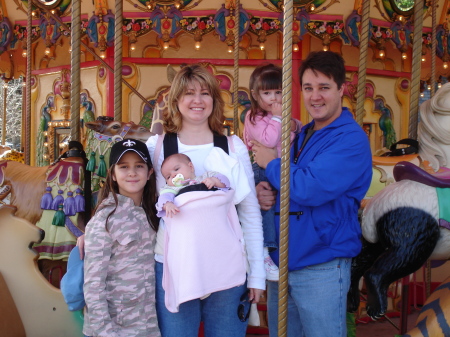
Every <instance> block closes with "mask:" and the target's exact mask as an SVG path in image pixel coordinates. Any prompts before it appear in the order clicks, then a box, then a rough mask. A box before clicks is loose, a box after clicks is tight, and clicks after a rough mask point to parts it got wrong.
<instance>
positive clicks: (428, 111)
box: [418, 83, 450, 171]
mask: <svg viewBox="0 0 450 337" xmlns="http://www.w3.org/2000/svg"><path fill="white" fill-rule="evenodd" d="M448 116H450V83H446V84H444V85H443V86H442V87H441V88H440V89H439V90H438V91H437V92H436V95H435V96H434V97H433V98H432V99H429V100H427V101H426V102H424V103H422V105H421V106H420V123H419V128H418V132H419V135H418V138H419V143H420V146H419V155H420V157H421V158H422V159H423V160H427V161H428V162H429V163H430V166H431V167H432V168H433V169H434V171H437V170H438V169H439V168H440V167H442V166H444V167H447V166H448V164H449V159H450V158H448V152H446V151H445V150H446V148H447V147H450V132H449V124H448V123H445V121H444V118H446V117H448ZM447 151H448V149H447Z"/></svg>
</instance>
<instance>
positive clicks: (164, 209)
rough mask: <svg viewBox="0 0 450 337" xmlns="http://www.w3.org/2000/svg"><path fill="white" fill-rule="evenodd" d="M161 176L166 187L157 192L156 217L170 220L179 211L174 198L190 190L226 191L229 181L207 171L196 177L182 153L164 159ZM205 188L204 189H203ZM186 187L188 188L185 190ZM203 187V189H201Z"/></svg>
mask: <svg viewBox="0 0 450 337" xmlns="http://www.w3.org/2000/svg"><path fill="white" fill-rule="evenodd" d="M161 174H162V176H163V177H164V179H165V180H166V185H165V186H164V187H162V188H161V190H160V192H159V198H158V202H157V204H156V209H157V210H158V216H159V217H161V216H164V215H165V216H167V217H169V218H171V217H172V216H174V215H175V214H176V213H177V212H179V211H180V210H179V209H178V207H177V206H175V204H174V202H173V201H174V198H175V197H176V196H177V195H179V194H180V193H184V192H187V191H188V190H189V191H192V190H196V191H199V190H203V191H206V190H211V189H213V190H216V189H217V188H220V189H223V190H228V189H229V187H230V181H229V180H228V178H227V177H225V176H224V175H223V174H220V173H218V172H212V171H208V172H205V173H204V174H203V175H201V176H198V177H196V176H195V168H194V165H193V164H192V162H191V159H190V158H189V157H188V156H186V155H185V154H182V153H177V154H173V155H171V156H169V157H167V158H166V159H164V161H163V163H162V165H161ZM199 184H200V185H201V184H204V185H203V186H198V187H199V188H195V189H190V188H189V187H188V186H193V185H199ZM205 186H206V188H205ZM186 187H188V188H186ZM202 187H203V188H202Z"/></svg>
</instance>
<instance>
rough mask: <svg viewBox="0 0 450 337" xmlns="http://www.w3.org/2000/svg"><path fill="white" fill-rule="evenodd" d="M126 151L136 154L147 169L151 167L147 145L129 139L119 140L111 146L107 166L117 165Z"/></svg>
mask: <svg viewBox="0 0 450 337" xmlns="http://www.w3.org/2000/svg"><path fill="white" fill-rule="evenodd" d="M128 151H133V152H136V153H137V154H138V155H139V156H140V157H141V158H142V160H143V161H145V162H146V163H147V165H148V166H149V167H151V166H152V162H151V160H150V154H149V152H148V149H147V145H145V144H144V143H143V142H141V141H140V140H137V139H131V138H128V139H124V140H121V141H120V142H117V143H115V144H114V145H113V146H112V148H111V154H110V156H109V165H110V166H111V165H113V164H117V162H118V161H119V160H120V158H122V156H123V155H124V154H125V153H126V152H128Z"/></svg>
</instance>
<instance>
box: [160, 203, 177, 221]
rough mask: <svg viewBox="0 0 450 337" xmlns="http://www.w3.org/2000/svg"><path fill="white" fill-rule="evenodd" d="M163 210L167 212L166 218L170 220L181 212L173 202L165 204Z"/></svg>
mask: <svg viewBox="0 0 450 337" xmlns="http://www.w3.org/2000/svg"><path fill="white" fill-rule="evenodd" d="M163 208H164V210H165V211H166V216H167V217H169V218H171V217H173V216H174V215H176V214H177V213H178V212H179V211H180V210H179V209H178V207H177V206H175V204H174V203H173V202H166V203H165V204H164V206H163Z"/></svg>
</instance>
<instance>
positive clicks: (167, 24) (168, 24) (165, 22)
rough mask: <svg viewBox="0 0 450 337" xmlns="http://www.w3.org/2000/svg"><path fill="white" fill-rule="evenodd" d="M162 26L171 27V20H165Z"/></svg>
mask: <svg viewBox="0 0 450 337" xmlns="http://www.w3.org/2000/svg"><path fill="white" fill-rule="evenodd" d="M162 27H163V28H164V29H169V28H170V21H169V20H164V21H163V24H162Z"/></svg>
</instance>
